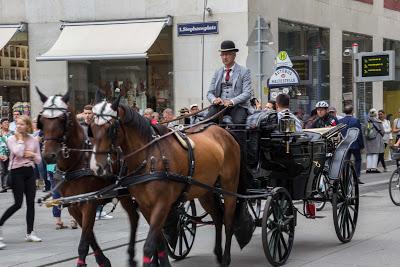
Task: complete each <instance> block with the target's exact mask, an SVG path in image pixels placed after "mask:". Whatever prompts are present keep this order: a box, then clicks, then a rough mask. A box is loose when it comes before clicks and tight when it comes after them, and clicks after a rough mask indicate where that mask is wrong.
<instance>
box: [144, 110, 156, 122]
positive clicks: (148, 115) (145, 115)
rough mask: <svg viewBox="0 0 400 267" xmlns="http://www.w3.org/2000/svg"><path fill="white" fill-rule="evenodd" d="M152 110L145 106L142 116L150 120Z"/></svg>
mask: <svg viewBox="0 0 400 267" xmlns="http://www.w3.org/2000/svg"><path fill="white" fill-rule="evenodd" d="M153 113H154V110H153V109H152V108H146V109H145V110H144V112H143V117H145V118H146V119H149V120H152V119H153Z"/></svg>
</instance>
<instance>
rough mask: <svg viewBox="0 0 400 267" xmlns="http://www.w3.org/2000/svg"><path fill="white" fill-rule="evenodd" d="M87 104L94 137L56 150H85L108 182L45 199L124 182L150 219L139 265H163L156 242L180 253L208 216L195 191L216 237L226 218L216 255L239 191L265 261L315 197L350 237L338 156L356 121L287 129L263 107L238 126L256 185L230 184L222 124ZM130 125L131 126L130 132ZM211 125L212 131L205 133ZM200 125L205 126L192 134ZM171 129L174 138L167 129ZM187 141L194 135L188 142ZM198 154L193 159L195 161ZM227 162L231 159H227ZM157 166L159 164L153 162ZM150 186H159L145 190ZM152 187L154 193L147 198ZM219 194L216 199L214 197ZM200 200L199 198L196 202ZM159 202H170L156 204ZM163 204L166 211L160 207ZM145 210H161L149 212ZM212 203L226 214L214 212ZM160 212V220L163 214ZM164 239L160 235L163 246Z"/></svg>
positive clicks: (350, 215)
mask: <svg viewBox="0 0 400 267" xmlns="http://www.w3.org/2000/svg"><path fill="white" fill-rule="evenodd" d="M53 102H54V101H53ZM62 111H63V113H64V111H66V109H65V107H63V109H62ZM94 111H95V114H96V119H95V123H94V124H92V128H94V129H91V131H90V132H92V131H93V132H92V133H90V135H93V136H94V139H95V140H94V141H95V142H96V146H95V147H94V148H93V151H92V150H90V151H89V150H86V149H80V148H78V149H70V148H68V145H66V144H64V148H63V150H64V152H65V151H66V150H70V151H81V152H92V153H93V154H92V158H91V165H92V166H91V167H92V169H94V171H95V173H96V174H99V173H106V172H107V170H108V171H112V172H114V174H116V176H115V178H116V179H115V182H114V183H113V184H111V185H109V186H108V187H106V189H102V190H100V191H95V192H89V193H86V194H81V195H79V196H76V197H74V196H71V197H66V198H62V199H59V200H56V201H50V202H47V203H48V204H49V205H60V206H68V205H72V204H77V203H82V202H89V201H96V200H99V199H111V198H114V197H118V196H119V194H121V192H123V190H121V189H124V188H127V189H128V190H129V193H130V194H131V195H132V196H134V197H135V199H136V201H138V205H139V208H140V210H141V212H142V213H143V215H144V217H145V218H146V220H147V221H148V222H149V224H150V232H149V236H148V239H147V241H146V244H145V248H144V251H145V253H144V258H143V263H144V265H149V266H150V264H151V263H154V262H155V261H156V262H159V264H160V265H161V266H169V263H166V262H168V260H166V261H165V259H162V258H163V251H165V249H167V250H168V253H169V255H170V256H171V257H172V258H174V259H183V258H184V257H186V255H188V253H189V252H190V250H191V248H192V245H193V243H194V240H195V235H196V226H197V224H202V223H211V222H209V221H204V219H205V218H206V215H207V213H204V214H201V215H198V214H197V210H196V205H195V202H194V200H193V199H194V198H196V197H199V198H200V202H201V204H202V205H203V207H204V208H205V209H206V211H207V212H210V215H211V217H212V221H213V223H215V227H216V229H217V230H216V232H217V233H216V235H217V239H216V240H218V232H219V234H221V233H220V231H221V228H222V222H224V224H225V232H226V235H227V238H226V239H227V241H226V244H225V254H224V255H222V247H221V245H220V244H216V247H215V249H214V253H215V254H216V255H217V259H218V261H219V262H220V263H221V265H223V266H227V265H229V263H230V252H229V250H230V238H231V236H230V237H229V234H230V235H232V234H233V228H236V230H237V229H239V232H240V227H238V225H237V224H236V225H233V224H234V223H233V217H234V213H235V212H234V211H235V208H233V213H232V210H231V207H232V206H230V205H232V204H233V207H235V206H236V201H237V199H242V200H241V201H239V205H238V206H239V207H240V206H242V207H243V206H244V207H246V206H247V207H248V212H247V214H250V215H251V217H252V218H253V220H252V221H251V220H250V221H247V222H248V224H249V225H250V226H251V229H250V231H251V232H250V238H251V234H252V232H253V230H254V228H253V226H252V225H253V224H252V223H254V225H255V226H259V227H261V228H262V243H263V248H264V252H265V255H266V257H267V259H268V261H269V262H270V263H271V264H272V265H274V266H278V265H282V264H284V263H285V262H286V260H287V259H288V257H289V255H290V252H291V249H292V246H293V241H294V232H295V226H296V224H297V214H298V213H299V214H302V215H304V216H306V217H307V218H317V216H316V215H315V206H314V203H313V202H314V201H329V202H331V203H332V207H333V209H332V210H333V221H334V225H335V230H336V234H337V236H338V238H339V240H340V241H342V242H349V241H350V240H351V239H352V237H353V234H354V231H355V228H356V224H357V217H358V205H359V195H358V183H357V177H356V175H355V171H354V168H353V165H352V163H351V162H350V161H346V160H344V159H345V155H346V153H347V151H348V149H349V147H350V145H351V143H352V142H354V141H355V140H356V139H357V136H358V129H353V128H350V129H348V131H347V135H346V137H345V138H344V139H343V140H342V141H340V142H338V139H337V136H338V135H340V132H341V131H342V130H343V128H344V126H343V125H339V126H336V127H334V128H331V129H326V130H324V131H320V132H318V131H307V132H302V133H295V131H294V130H293V121H291V120H290V117H289V116H287V117H284V118H282V119H281V120H280V121H279V122H278V119H277V114H276V113H271V114H270V115H268V116H265V117H264V119H263V120H261V121H260V123H259V124H258V127H257V128H255V129H252V130H246V135H247V136H248V137H250V136H251V135H254V134H255V136H256V138H257V141H258V144H259V148H260V149H259V150H258V151H259V156H260V157H259V167H260V170H261V173H262V175H259V176H258V177H257V183H256V184H257V186H255V187H254V188H251V189H247V190H246V191H245V192H241V194H238V193H237V191H234V190H235V189H229V188H230V187H229V186H231V184H230V181H231V180H232V179H233V178H232V177H234V176H237V178H239V177H238V176H239V167H238V165H240V161H239V160H240V156H238V155H237V154H239V153H238V152H240V151H239V150H238V145H237V143H235V140H234V139H233V138H232V136H230V134H226V131H225V130H221V129H220V128H219V127H215V126H210V127H209V128H212V129H213V130H207V129H209V128H207V127H204V126H202V125H198V126H197V127H198V128H201V130H197V131H191V129H192V127H180V128H176V129H174V130H171V129H170V130H167V129H166V128H156V127H151V126H150V125H147V124H148V123H147V124H146V122H145V121H143V119H142V118H141V117H140V115H138V114H136V113H135V112H134V111H132V110H130V109H129V108H127V107H122V108H121V107H119V106H118V102H114V103H113V104H112V105H111V104H109V103H107V102H101V103H99V104H98V105H96V106H95V108H94ZM60 116H62V115H60ZM50 119H54V118H50ZM96 120H97V121H96ZM124 127H126V128H124ZM129 127H131V128H129ZM147 127H148V129H147ZM144 128H146V129H144ZM133 129H136V130H137V133H136V134H135V133H134V131H133ZM146 131H148V133H147V132H146ZM207 131H208V132H207ZM212 131H215V132H216V133H217V134H214V133H211V132H212ZM200 132H206V133H205V134H203V135H200V134H199V133H200ZM175 135H177V136H179V138H175ZM221 135H223V137H224V138H225V139H229V140H228V143H227V144H225V146H224V147H225V148H226V149H227V151H223V152H224V153H225V154H222V155H224V156H223V157H224V161H222V160H220V159H219V158H217V157H215V155H217V156H220V155H221V153H222V152H221V150H222V148H221V149H216V150H215V151H213V148H211V147H210V146H209V144H210V142H211V141H212V138H216V139H217V141H218V140H219V142H224V140H225V139H218V138H221ZM45 136H46V131H45ZM130 136H131V137H132V138H134V139H132V140H135V141H132V140H131V142H138V143H137V145H136V146H133V145H132V146H133V147H131V146H130V145H125V146H124V144H126V143H129V140H130V139H128V138H131V137H130ZM215 136H217V137H215ZM146 137H147V138H148V139H147V140H146ZM188 137H190V138H188ZM124 138H125V139H124ZM178 139H181V141H182V142H183V144H184V145H186V149H182V146H181V145H180V144H179V141H177V140H178ZM190 139H191V140H190ZM105 140H106V141H107V142H105ZM139 140H140V141H141V142H139ZM210 140H211V141H210ZM104 142H105V143H104ZM124 142H125V143H124ZM162 142H164V143H162ZM202 142H204V144H203V143H202ZM229 142H230V143H229ZM100 144H102V146H100ZM163 144H164V145H165V146H163ZM193 144H196V148H194V146H193ZM207 145H208V146H207ZM150 148H152V149H154V150H150ZM218 148H219V147H218ZM170 151H172V152H171V153H172V154H170ZM202 152H206V153H204V154H205V155H200V153H202ZM141 153H143V155H144V156H143V157H141V155H142V154H141ZM235 153H236V154H235ZM60 154H61V153H60ZM171 155H173V156H175V157H176V158H177V160H176V162H175V161H174V158H171V157H170V156H171ZM60 156H62V155H60ZM195 156H196V160H195ZM182 157H183V159H185V158H186V162H183V163H182V161H183V160H182ZM178 159H179V160H178ZM128 160H129V162H128ZM207 160H209V161H207ZM326 161H329V164H328V165H326V164H325V163H326ZM115 162H117V163H119V167H120V168H118V169H117V170H115V169H113V167H112V163H115ZM198 162H200V163H198ZM125 163H128V164H125ZM179 164H181V165H179ZM197 164H200V168H199V166H198V165H197ZM242 164H243V163H242ZM214 165H217V167H218V168H217V167H214ZM124 166H125V167H124ZM226 166H229V167H230V169H226ZM325 166H328V168H326V167H325ZM195 167H196V169H195ZM123 168H125V170H123ZM159 168H162V169H160V170H159ZM126 169H127V170H126ZM199 169H200V170H199ZM214 169H215V170H214ZM220 169H221V170H220ZM231 169H234V171H232V170H231ZM213 171H214V172H215V173H213ZM185 172H186V173H185ZM209 173H212V175H211V176H215V180H212V181H208V180H205V179H206V178H203V176H204V177H207V174H209ZM203 174H204V175H203ZM321 174H324V175H325V176H327V177H328V179H327V180H328V186H327V188H326V190H324V192H321V191H320V190H319V186H318V181H319V180H320V177H321ZM224 176H225V178H226V180H224V179H225V178H224ZM236 182H238V180H237V181H236ZM236 182H235V183H232V184H233V185H232V187H231V188H235V186H237V184H236ZM149 183H153V185H154V186H152V187H151V189H149V188H148V187H146V184H149ZM167 185H168V186H170V187H167ZM159 187H160V189H159V190H160V191H158V193H155V192H153V190H158V188H159ZM156 192H157V191H156ZM125 193H126V191H125ZM164 193H165V194H167V193H168V194H169V196H173V197H169V198H168V197H167V196H165V199H163V194H164ZM144 195H145V196H146V200H148V201H149V202H151V201H154V203H155V204H154V205H155V206H156V208H154V207H153V206H146V203H145V202H143V201H142V202H141V198H142V197H144ZM153 195H156V196H155V198H153ZM219 197H221V198H219ZM221 199H222V201H223V204H224V207H222V206H221V205H220V204H222V202H221ZM294 200H302V201H303V207H304V208H303V211H300V210H299V209H298V208H297V207H298V205H295V204H294V203H293V201H294ZM205 201H208V202H207V203H205ZM168 203H169V204H168ZM243 203H244V205H243ZM167 204H168V205H169V206H164V205H167ZM205 204H208V205H210V206H208V205H205ZM262 204H264V207H262ZM213 205H215V206H213ZM206 207H207V208H206ZM167 209H168V210H167ZM170 209H172V211H173V212H169V210H170ZM154 210H157V211H158V212H159V214H162V216H161V215H160V217H158V216H157V215H158V214H156V215H155V213H154V212H153V211H154ZM221 210H222V213H224V216H225V217H221V216H220V215H218V214H219V212H220V211H221ZM246 211H247V209H246ZM168 214H169V215H168ZM163 216H164V217H163ZM247 219H248V218H247ZM164 221H165V224H163V223H162V222H164ZM160 223H161V225H164V237H160V236H159V232H157V231H158V228H157V230H155V228H156V227H155V226H156V225H157V226H158V225H159V224H160ZM163 240H166V241H167V243H168V245H167V246H166V248H165V247H164V245H163V244H164V241H163ZM247 241H248V240H246V241H244V243H246V242H247ZM150 242H153V243H150ZM219 242H221V240H219ZM216 243H217V242H216ZM154 244H156V245H154ZM157 252H158V253H157Z"/></svg>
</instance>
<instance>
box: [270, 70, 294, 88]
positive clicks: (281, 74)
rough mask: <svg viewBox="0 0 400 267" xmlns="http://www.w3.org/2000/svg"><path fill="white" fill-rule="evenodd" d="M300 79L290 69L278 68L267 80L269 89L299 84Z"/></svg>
mask: <svg viewBox="0 0 400 267" xmlns="http://www.w3.org/2000/svg"><path fill="white" fill-rule="evenodd" d="M299 81H300V78H299V75H298V74H297V72H296V71H295V70H294V69H292V68H291V67H286V66H282V67H278V68H277V69H276V70H275V72H274V73H273V74H272V76H271V78H269V80H268V87H269V88H278V87H289V86H296V85H298V84H299Z"/></svg>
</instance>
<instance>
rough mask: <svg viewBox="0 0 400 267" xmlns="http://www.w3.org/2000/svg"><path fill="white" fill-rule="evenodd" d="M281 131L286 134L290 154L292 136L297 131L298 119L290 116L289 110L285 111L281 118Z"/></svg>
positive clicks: (287, 149)
mask: <svg viewBox="0 0 400 267" xmlns="http://www.w3.org/2000/svg"><path fill="white" fill-rule="evenodd" d="M279 131H280V132H281V133H283V134H284V135H285V137H284V138H283V139H284V142H285V143H286V153H288V154H289V148H290V146H289V145H290V136H291V135H292V134H293V133H294V132H296V121H295V120H294V119H293V118H292V117H291V116H290V113H289V112H285V113H284V114H283V117H282V118H281V119H280V120H279Z"/></svg>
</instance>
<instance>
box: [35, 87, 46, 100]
mask: <svg viewBox="0 0 400 267" xmlns="http://www.w3.org/2000/svg"><path fill="white" fill-rule="evenodd" d="M35 88H36V92H37V93H38V94H39V97H40V101H42V103H44V102H46V101H47V98H48V97H47V96H46V95H45V94H43V93H42V92H41V91H40V90H39V87H37V86H35Z"/></svg>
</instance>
